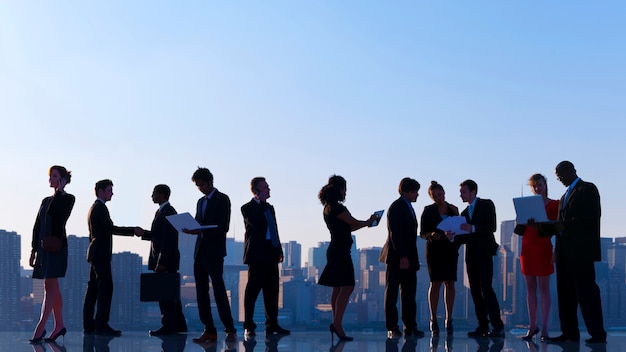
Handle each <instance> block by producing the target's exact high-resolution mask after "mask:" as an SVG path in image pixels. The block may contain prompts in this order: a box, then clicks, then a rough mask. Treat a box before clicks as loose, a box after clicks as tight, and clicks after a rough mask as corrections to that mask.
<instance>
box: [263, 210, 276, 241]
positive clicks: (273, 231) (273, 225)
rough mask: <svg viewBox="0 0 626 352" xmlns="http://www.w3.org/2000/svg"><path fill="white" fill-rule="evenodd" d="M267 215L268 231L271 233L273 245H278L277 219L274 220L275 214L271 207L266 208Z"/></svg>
mask: <svg viewBox="0 0 626 352" xmlns="http://www.w3.org/2000/svg"><path fill="white" fill-rule="evenodd" d="M265 217H266V218H267V232H268V233H269V235H270V241H272V246H274V247H278V229H277V228H276V221H274V216H273V215H272V212H271V211H270V208H266V209H265Z"/></svg>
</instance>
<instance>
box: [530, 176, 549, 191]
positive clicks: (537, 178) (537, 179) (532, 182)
mask: <svg viewBox="0 0 626 352" xmlns="http://www.w3.org/2000/svg"><path fill="white" fill-rule="evenodd" d="M539 180H543V183H545V184H546V196H548V179H546V177H545V176H544V175H542V174H534V175H532V176H530V178H529V179H528V183H529V184H530V186H531V187H532V186H533V185H534V184H535V182H537V181H539Z"/></svg>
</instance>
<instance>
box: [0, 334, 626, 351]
mask: <svg viewBox="0 0 626 352" xmlns="http://www.w3.org/2000/svg"><path fill="white" fill-rule="evenodd" d="M521 333H522V332H520V334H521ZM31 334H32V333H31V332H17V333H16V332H0V351H34V352H44V351H47V352H61V351H69V352H72V351H83V352H107V351H115V352H117V351H121V352H123V351H129V352H131V351H132V352H137V351H164V352H182V351H200V352H202V351H207V352H227V351H240V352H253V351H256V352H272V351H273V352H283V351H298V352H313V351H315V352H321V351H329V352H333V351H334V352H342V351H343V352H352V351H358V352H370V351H371V352H374V351H385V352H421V351H432V352H437V351H438V352H452V351H454V352H469V351H472V352H473V351H478V352H500V351H504V352H508V351H529V352H561V351H564V352H588V351H594V352H596V351H597V352H605V351H609V352H613V351H626V332H611V333H609V337H608V339H607V340H608V343H607V344H606V345H586V344H585V342H584V339H586V338H588V337H589V336H588V335H586V334H584V333H583V335H582V336H581V343H571V342H570V343H565V344H560V345H557V344H547V343H542V342H540V341H539V340H538V339H537V340H535V342H526V341H523V340H521V339H520V336H521V335H518V334H514V333H513V332H507V334H506V337H505V338H504V339H479V340H476V339H470V338H468V337H467V334H466V332H463V331H459V332H455V334H454V336H453V337H452V338H447V337H446V336H445V334H444V335H442V336H441V337H440V338H432V337H431V336H428V334H427V336H426V337H424V338H421V339H409V340H405V339H403V338H401V339H399V340H397V341H390V340H387V339H386V334H385V331H380V332H358V333H357V332H355V333H351V335H352V336H354V341H349V342H345V343H344V342H339V341H338V340H337V338H335V340H334V343H333V342H331V338H330V333H329V332H322V331H314V332H311V331H296V332H293V333H292V334H291V335H289V336H284V337H282V338H276V337H274V338H265V336H264V335H263V334H262V332H260V333H259V334H258V335H257V336H256V338H254V339H245V338H244V337H243V334H242V333H241V332H240V335H239V338H240V339H239V341H237V342H234V343H226V342H225V341H224V336H223V335H221V336H219V338H218V341H217V342H216V343H209V344H197V343H194V342H192V341H191V339H192V338H193V337H197V336H199V335H200V332H190V333H188V334H180V335H175V336H169V337H166V338H158V337H150V336H148V334H147V332H145V331H132V332H131V331H124V332H123V335H122V336H121V337H115V338H108V337H103V336H93V335H87V336H83V334H82V332H79V331H70V332H68V333H67V335H66V336H65V340H63V339H60V340H59V341H58V342H57V343H43V344H39V345H30V344H29V342H28V339H29V338H30V337H31ZM557 334H558V332H553V335H555V336H556V335H557Z"/></svg>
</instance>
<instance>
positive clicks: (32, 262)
mask: <svg viewBox="0 0 626 352" xmlns="http://www.w3.org/2000/svg"><path fill="white" fill-rule="evenodd" d="M36 259H37V251H34V250H33V251H31V252H30V259H29V260H28V265H30V266H31V267H32V268H34V267H35V261H36Z"/></svg>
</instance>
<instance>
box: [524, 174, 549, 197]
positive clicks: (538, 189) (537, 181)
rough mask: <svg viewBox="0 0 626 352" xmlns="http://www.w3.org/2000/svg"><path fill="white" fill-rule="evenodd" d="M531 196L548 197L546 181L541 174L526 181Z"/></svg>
mask: <svg viewBox="0 0 626 352" xmlns="http://www.w3.org/2000/svg"><path fill="white" fill-rule="evenodd" d="M528 184H529V185H530V189H531V190H532V191H533V194H537V195H541V196H546V197H547V196H548V180H547V179H546V177H545V176H544V175H542V174H534V175H532V176H530V178H529V179H528Z"/></svg>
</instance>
